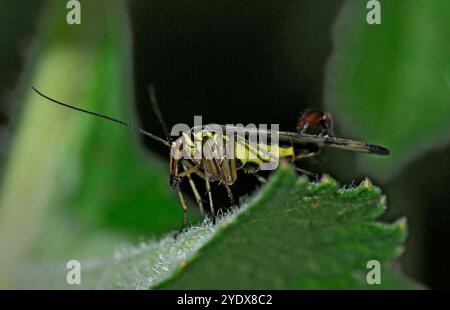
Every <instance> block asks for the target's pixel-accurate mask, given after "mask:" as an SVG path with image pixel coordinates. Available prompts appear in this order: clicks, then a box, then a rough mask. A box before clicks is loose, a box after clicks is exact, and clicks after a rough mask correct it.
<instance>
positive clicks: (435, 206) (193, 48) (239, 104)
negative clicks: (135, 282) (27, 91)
mask: <svg viewBox="0 0 450 310" xmlns="http://www.w3.org/2000/svg"><path fill="white" fill-rule="evenodd" d="M42 5H43V1H26V2H25V1H21V2H19V1H12V0H2V1H1V2H0V38H1V39H0V50H1V51H2V57H0V70H1V74H0V98H1V109H0V111H1V113H0V116H1V117H0V122H1V123H2V124H3V128H2V136H3V135H8V128H7V125H8V118H10V117H13V116H14V111H15V107H14V106H10V105H8V102H10V101H11V100H10V99H11V97H12V96H14V92H13V91H12V90H13V89H14V88H15V86H16V85H17V83H18V81H19V79H20V72H21V70H22V69H23V66H24V63H25V56H26V53H24V51H26V47H27V46H28V44H29V43H30V42H31V40H32V39H33V36H34V35H35V32H36V29H37V28H36V24H37V18H38V17H39V12H40V10H41V9H42ZM341 5H342V1H330V0H322V1H283V2H280V1H275V0H273V1H207V0H195V1H132V2H131V4H130V9H131V21H132V27H133V35H134V70H135V72H134V75H135V102H136V105H137V111H138V115H139V117H140V120H141V124H142V126H143V127H144V128H145V129H146V130H149V131H151V132H154V133H156V134H159V135H161V136H163V132H162V130H161V128H160V126H159V124H158V122H157V121H156V119H155V117H154V115H153V113H152V111H151V109H150V103H149V100H148V95H147V85H148V84H149V83H153V84H154V85H155V87H156V90H157V95H158V99H159V102H160V103H161V109H162V112H163V114H164V116H165V119H166V122H167V124H168V126H169V127H170V126H171V125H172V124H175V123H187V124H191V123H192V122H193V116H194V115H202V116H203V121H204V123H209V122H214V123H244V124H247V123H255V124H258V123H268V124H271V123H279V124H280V128H281V129H284V130H292V129H293V128H294V127H295V123H296V121H297V118H298V116H299V114H300V113H301V111H302V110H303V109H305V108H306V107H321V105H322V101H323V82H324V69H325V65H326V61H327V59H328V57H329V55H330V53H331V51H332V41H331V28H332V25H333V22H334V20H335V18H336V16H337V14H338V12H339V8H340V7H341ZM380 126H382V124H380ZM336 127H337V130H336V131H337V134H339V123H338V124H336ZM142 141H143V143H144V144H145V145H146V146H147V147H148V148H149V149H150V150H152V151H154V152H157V153H158V154H160V155H161V156H162V157H166V156H167V149H166V148H164V147H161V146H159V145H155V143H153V142H152V141H149V140H146V139H145V138H143V139H142ZM4 152H5V150H4V148H3V147H2V150H1V153H0V155H2V156H3V154H4ZM449 155H450V151H449V148H448V147H446V148H443V149H441V150H437V151H432V152H429V153H428V154H426V155H424V156H423V157H422V158H421V159H419V160H416V161H414V162H412V163H411V164H409V165H408V166H407V167H406V168H405V169H404V170H403V171H402V173H401V174H400V175H398V176H397V177H394V178H393V179H391V180H388V181H381V180H374V183H375V184H377V185H379V186H380V187H381V188H382V190H383V191H384V192H385V193H386V195H387V197H388V206H389V209H388V212H387V214H386V215H385V216H384V217H383V220H387V221H392V220H395V219H396V218H398V217H399V216H403V215H406V216H407V217H408V221H409V227H410V231H411V232H413V234H410V237H409V238H408V241H407V243H406V251H405V254H404V256H403V257H402V263H403V269H404V270H405V271H406V273H407V274H408V275H410V276H411V277H413V278H414V279H417V280H419V281H420V282H422V283H424V284H425V285H427V286H429V287H431V288H444V287H445V288H449V287H450V280H449V279H450V270H449V269H448V268H446V264H447V262H448V261H449V259H450V255H449V252H448V251H447V249H448V236H449V233H450V231H449V223H450V212H449V211H448V201H450V199H449V198H450V197H449V196H450V195H449V192H448V185H447V184H448V182H449V180H450V166H449V163H448V159H447V158H449ZM355 158H356V157H355V156H354V155H353V154H348V153H345V154H342V153H339V152H338V153H336V152H331V151H330V152H327V153H326V154H325V155H324V156H322V158H320V159H319V160H316V162H313V163H312V164H310V165H306V166H305V167H307V168H308V169H311V170H313V171H326V172H327V173H329V174H331V175H332V176H334V177H335V178H336V179H338V180H340V181H341V182H342V183H350V182H352V181H355V182H356V183H358V182H359V181H360V180H361V179H362V178H363V177H364V174H362V172H361V171H359V170H358V168H357V166H356V165H355ZM336 162H338V165H336ZM255 186H256V182H255V180H254V178H253V177H252V176H245V175H244V176H241V177H240V178H239V181H238V182H237V184H236V186H234V187H233V190H234V192H235V195H236V196H241V195H244V194H247V193H249V192H251V190H252V189H254V188H255ZM213 190H215V196H217V198H216V199H217V200H218V204H222V205H223V204H226V202H225V201H226V195H225V193H224V192H223V190H222V189H220V188H215V189H213ZM186 192H187V193H189V191H186ZM399 193H408V197H407V198H408V199H407V201H411V202H413V203H411V204H409V203H406V204H405V203H404V197H400V196H399V195H400V194H399Z"/></svg>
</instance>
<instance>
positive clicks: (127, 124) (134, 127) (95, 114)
mask: <svg viewBox="0 0 450 310" xmlns="http://www.w3.org/2000/svg"><path fill="white" fill-rule="evenodd" d="M31 88H33V90H34V91H35V92H36V93H38V94H39V95H40V96H42V97H44V98H45V99H47V100H49V101H51V102H54V103H56V104H59V105H62V106H64V107H66V108H69V109H73V110H76V111H79V112H83V113H87V114H91V115H94V116H97V117H100V118H104V119H106V120H108V121H111V122H114V123H117V124H120V125H122V126H125V127H128V128H130V129H132V130H134V131H136V132H137V133H140V134H142V135H144V136H147V137H150V138H152V139H153V140H156V141H158V142H160V143H162V144H164V145H167V146H168V147H170V143H169V142H167V141H164V140H163V139H161V138H160V137H158V136H155V135H154V134H151V133H149V132H147V131H145V130H144V129H141V128H139V127H136V126H134V125H132V124H129V123H127V122H124V121H121V120H118V119H115V118H112V117H110V116H106V115H103V114H100V113H96V112H91V111H88V110H84V109H81V108H77V107H74V106H71V105H69V104H67V103H64V102H61V101H58V100H55V99H53V98H50V97H48V96H46V95H44V94H43V93H41V92H40V91H39V90H37V89H36V88H34V87H31Z"/></svg>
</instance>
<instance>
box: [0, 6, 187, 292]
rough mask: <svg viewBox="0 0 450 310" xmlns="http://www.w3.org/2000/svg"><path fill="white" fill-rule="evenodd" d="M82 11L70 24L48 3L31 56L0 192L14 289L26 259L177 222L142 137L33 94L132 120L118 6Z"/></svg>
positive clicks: (7, 268)
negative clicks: (80, 18)
mask: <svg viewBox="0 0 450 310" xmlns="http://www.w3.org/2000/svg"><path fill="white" fill-rule="evenodd" d="M82 10H83V11H82V23H81V25H68V24H67V23H66V14H67V9H66V7H65V4H64V3H61V2H58V1H49V3H48V5H47V6H46V9H45V12H44V13H45V14H44V15H43V16H42V19H41V24H40V27H39V31H38V36H37V37H36V39H35V40H36V41H35V42H34V44H33V46H32V48H31V49H30V50H29V57H28V63H27V70H26V71H25V74H24V80H23V84H21V85H20V87H19V89H18V103H20V109H18V112H19V113H17V115H18V117H17V118H16V119H14V120H13V127H14V128H13V140H12V141H11V144H10V146H9V151H8V160H7V162H6V165H5V167H4V169H3V170H4V171H3V175H2V187H1V190H0V253H1V255H0V286H2V285H4V286H6V287H9V286H10V285H12V284H11V283H12V281H14V279H15V275H16V272H20V270H22V267H23V266H24V265H25V264H26V263H25V262H26V261H43V262H49V261H53V260H65V261H67V260H70V259H73V258H76V257H78V256H80V255H81V256H84V255H82V253H86V252H89V253H90V255H91V256H92V255H94V256H95V255H102V254H104V253H110V252H111V251H112V248H113V247H114V246H115V245H116V244H117V243H119V242H124V241H125V240H128V241H130V240H135V238H131V236H137V235H142V234H147V235H152V234H153V235H157V234H159V235H160V234H162V233H163V232H167V231H169V230H171V229H175V228H176V227H179V225H180V222H181V219H180V217H181V211H180V207H179V202H178V201H177V197H176V195H174V193H173V191H172V190H171V189H170V188H169V186H168V176H167V174H168V169H167V164H166V163H165V159H158V158H156V157H155V156H153V155H151V154H146V153H145V152H144V149H143V148H142V146H141V142H140V139H141V137H138V136H137V134H136V133H134V132H132V131H129V130H128V129H126V128H123V127H121V126H117V125H115V124H113V123H110V122H106V121H104V120H101V119H98V118H94V117H92V116H89V115H85V114H81V113H78V112H75V111H71V110H68V109H63V108H61V107H60V106H57V105H55V104H52V103H49V102H48V101H46V100H45V99H43V98H42V97H40V96H38V95H37V94H36V93H35V92H33V91H32V90H31V86H35V87H36V88H38V89H39V90H40V91H42V92H44V93H45V94H47V95H49V96H51V97H53V98H56V99H59V100H62V101H65V102H68V103H71V104H74V105H77V106H79V107H82V108H86V109H89V110H93V111H96V112H100V113H103V114H107V115H111V116H114V117H117V118H119V119H122V120H125V121H129V122H131V123H135V124H136V123H137V122H136V120H134V115H133V113H132V112H131V110H132V106H133V105H134V102H133V91H132V87H133V83H132V78H131V77H132V74H131V68H132V64H131V38H130V25H129V21H128V17H127V14H126V5H125V1H120V0H114V1H109V0H108V1H88V2H86V3H83V8H82ZM99 12H101V14H100V13H99ZM136 125H138V124H136ZM112 230H114V231H115V233H111V231H112ZM95 241H96V243H95ZM87 249H89V251H87ZM105 251H106V252H105ZM61 268H62V269H63V270H65V266H64V264H62V265H61ZM25 285H32V284H31V283H25Z"/></svg>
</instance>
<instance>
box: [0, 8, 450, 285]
mask: <svg viewBox="0 0 450 310" xmlns="http://www.w3.org/2000/svg"><path fill="white" fill-rule="evenodd" d="M80 2H81V6H82V23H81V25H72V26H69V25H67V24H66V22H65V16H66V13H67V9H66V8H65V4H66V1H24V0H22V1H17V0H16V1H12V0H1V1H0V50H1V51H2V57H1V58H0V69H1V72H2V74H1V75H0V98H1V101H0V102H1V109H0V112H1V117H0V121H1V123H2V128H1V130H0V133H1V134H0V136H1V140H0V147H1V150H0V156H1V159H2V161H1V172H2V187H1V191H0V195H1V196H0V263H1V266H2V267H0V286H4V287H27V286H28V285H30V283H28V282H32V281H36V279H33V277H32V276H27V274H28V275H29V273H27V271H29V270H28V269H27V268H23V266H27V265H29V264H31V265H34V264H41V265H42V266H46V264H47V265H50V263H51V262H53V261H60V260H61V259H65V255H66V253H72V254H73V255H77V256H80V257H83V256H92V255H101V254H102V253H105V251H109V250H111V249H113V248H114V247H115V246H116V245H117V244H121V243H126V242H133V241H136V240H138V239H139V238H148V237H152V236H160V235H162V234H163V233H165V232H167V231H170V230H173V229H176V228H177V227H178V225H179V220H180V210H179V206H178V202H177V200H176V197H175V195H174V194H173V193H172V192H171V191H170V189H169V187H168V176H167V156H168V150H167V148H165V147H164V146H162V145H158V144H156V143H154V142H153V141H151V140H148V139H146V138H143V137H137V136H136V135H135V134H134V133H132V132H128V131H126V130H124V129H122V128H118V126H114V125H111V124H108V123H105V122H103V121H100V120H96V119H92V118H89V117H85V116H80V115H79V114H76V113H71V112H68V111H65V110H62V109H59V108H58V107H55V106H51V105H47V104H45V103H43V102H42V100H41V99H39V98H38V97H36V96H35V95H34V94H32V93H31V91H30V86H31V85H34V86H36V87H37V88H39V89H40V90H42V91H44V92H46V93H48V94H49V95H50V96H52V97H55V98H58V99H61V100H64V101H67V102H71V103H75V104H77V105H78V106H84V107H86V108H90V109H91V110H96V111H98V112H102V113H105V114H108V115H111V116H115V117H118V118H120V119H123V120H127V121H132V122H134V123H136V124H139V125H141V126H142V127H143V128H144V129H146V130H148V131H150V132H153V133H155V134H158V135H161V136H163V132H162V130H161V128H160V126H159V124H158V122H157V121H156V119H155V117H154V115H153V113H152V112H151V109H150V103H149V100H148V94H147V86H148V84H149V83H153V84H154V85H155V87H156V90H157V95H158V99H159V102H160V105H161V110H162V112H163V114H164V116H165V119H166V122H167V123H168V125H169V126H171V125H172V124H176V123H187V124H191V123H192V122H193V117H194V115H202V116H203V121H204V123H208V122H214V123H223V124H226V123H232V124H236V123H243V124H247V123H255V124H259V123H268V124H271V123H279V124H280V128H282V129H284V130H292V129H294V127H295V123H296V121H297V118H298V116H299V114H300V113H301V111H302V110H303V109H305V108H307V107H317V108H322V109H326V110H329V111H331V112H333V115H334V116H335V126H336V130H335V131H336V133H337V134H338V135H340V136H345V137H351V138H355V139H362V140H365V141H368V142H372V143H377V144H381V145H385V146H387V147H389V148H390V149H391V150H392V155H391V156H390V157H389V158H383V159H373V158H367V157H362V156H360V155H355V154H352V153H348V152H345V151H331V150H329V151H327V152H325V154H324V155H323V156H322V157H321V158H319V159H317V160H314V161H312V162H311V163H305V165H304V166H303V167H305V168H308V169H310V170H312V171H318V172H327V173H329V174H330V175H332V176H333V177H335V178H336V179H337V180H339V182H340V183H341V184H351V183H352V182H354V183H355V184H358V183H359V182H360V181H361V180H362V179H363V178H364V177H365V176H370V178H371V179H372V180H373V182H374V183H375V184H377V185H379V186H380V187H381V189H382V190H383V192H384V193H385V194H386V196H387V202H388V212H387V213H386V215H385V216H384V218H383V220H386V221H392V220H395V219H397V218H398V217H399V216H406V217H407V219H408V226H409V237H408V240H407V242H406V245H405V252H404V255H403V256H402V266H403V270H404V271H405V272H406V274H407V275H409V276H410V277H412V278H413V279H416V280H417V281H419V282H422V283H424V284H425V285H427V286H428V287H431V288H449V287H450V280H449V279H450V271H448V269H447V268H446V263H447V262H448V260H449V259H450V253H449V252H448V251H447V249H448V236H449V233H450V228H449V227H450V226H449V224H450V209H449V207H448V202H449V201H450V199H449V198H450V193H449V191H448V182H449V181H450V164H449V160H448V158H449V156H450V148H449V147H448V140H449V133H450V122H449V121H448V119H449V116H450V41H449V40H448V33H450V5H449V2H448V1H446V0H433V1H429V0H428V1H427V0H409V1H407V0H398V1H395V2H394V1H390V2H387V1H383V3H382V11H381V12H382V21H381V25H372V26H369V25H368V24H367V23H366V14H367V12H368V10H367V9H366V7H365V6H366V3H367V2H366V1H360V0H350V1H329V0H321V1H317V0H316V1H312V0H304V1H300V0H297V1H283V2H280V1H275V0H272V1H261V0H259V1H256V0H255V1H250V0H247V1H225V0H224V1H207V0H192V1H162V0H161V1H143V0H142V1H139V0H135V1H130V2H125V1H119V0H117V1H116V0H115V1H102V0H98V1H80ZM256 186H257V184H256V183H255V180H254V178H253V177H252V176H245V175H242V176H240V178H239V180H238V182H237V183H236V185H235V186H234V188H233V190H234V192H235V195H236V196H243V195H246V194H248V193H250V192H251V191H252V190H253V189H254V188H255V187H256ZM200 187H201V186H200ZM201 190H202V188H201ZM213 190H214V195H215V199H216V201H217V202H216V204H217V205H219V206H226V205H227V197H226V193H225V192H224V191H223V190H222V189H220V188H214V189H213ZM185 192H186V194H187V195H189V191H188V190H187V189H185ZM195 220H196V216H195V213H193V215H192V219H191V222H194V221H195ZM75 253H76V254H75ZM30 262H31V263H30ZM49 270H50V269H49Z"/></svg>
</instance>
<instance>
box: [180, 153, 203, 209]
mask: <svg viewBox="0 0 450 310" xmlns="http://www.w3.org/2000/svg"><path fill="white" fill-rule="evenodd" d="M181 165H182V166H183V169H184V171H189V168H188V167H187V166H186V164H185V163H184V162H182V164H181ZM194 167H195V166H194ZM191 169H192V168H191ZM192 173H193V172H191V173H189V174H187V178H188V181H189V185H190V186H191V189H192V192H193V193H194V197H195V200H196V201H197V205H198V208H199V209H200V214H201V216H202V217H204V216H205V210H204V209H203V202H202V198H201V196H200V194H199V193H198V190H197V187H196V186H195V183H194V180H192V177H191V174H192Z"/></svg>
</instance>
